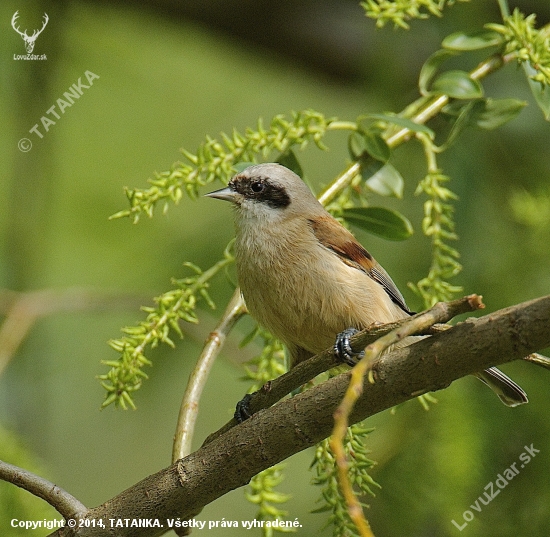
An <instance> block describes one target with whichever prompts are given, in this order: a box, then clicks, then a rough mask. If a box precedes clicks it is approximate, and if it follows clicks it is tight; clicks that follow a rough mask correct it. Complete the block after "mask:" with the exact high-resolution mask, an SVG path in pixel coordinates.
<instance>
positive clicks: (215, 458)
mask: <svg viewBox="0 0 550 537" xmlns="http://www.w3.org/2000/svg"><path fill="white" fill-rule="evenodd" d="M547 346H550V296H547V297H544V298H539V299H536V300H532V301H530V302H526V303H523V304H520V305H517V306H514V307H511V308H507V309H504V310H500V311H498V312H495V313H492V314H490V315H487V316H484V317H481V318H479V319H470V320H468V321H466V322H463V323H460V324H458V325H456V326H455V327H453V328H451V329H449V330H445V331H443V332H441V333H440V334H437V335H434V336H432V337H429V338H425V339H423V340H421V341H419V342H417V343H415V344H414V345H411V346H410V347H406V348H403V349H399V350H397V351H395V352H392V353H389V354H387V355H384V356H383V357H382V358H381V359H380V360H379V361H378V362H377V363H376V364H375V365H374V372H375V377H376V382H375V383H374V384H370V383H369V381H368V380H365V382H364V386H363V390H364V391H363V395H362V396H361V397H360V398H359V400H358V401H357V403H356V405H355V408H354V410H353V412H352V414H351V416H350V422H357V421H360V420H363V419H365V418H367V417H369V416H372V415H373V414H376V413H378V412H380V411H382V410H385V409H387V408H390V407H392V406H394V405H397V404H399V403H402V402H404V401H407V400H408V399H411V398H413V397H415V396H417V395H419V394H421V393H426V392H429V391H434V390H439V389H442V388H445V387H446V386H448V385H449V384H450V383H451V382H452V381H453V380H456V379H458V378H461V377H463V376H465V375H468V374H471V373H474V372H476V371H480V370H482V369H486V368H488V367H490V366H495V365H499V364H502V363H505V362H509V361H512V360H518V359H522V358H523V357H525V356H526V355H528V354H530V353H532V352H535V351H537V350H541V349H543V348H545V347H547ZM349 378H350V373H349V372H347V373H343V374H341V375H339V376H337V377H334V378H332V379H330V380H328V381H327V382H325V383H323V384H320V385H318V386H315V387H314V388H311V389H310V390H307V391H306V392H304V393H301V394H299V395H297V396H295V397H293V398H292V399H286V400H283V401H281V402H280V403H278V404H276V405H274V406H273V407H271V408H269V409H266V410H262V411H260V412H258V413H257V414H256V415H254V416H253V417H252V418H251V419H249V420H247V421H245V422H244V423H242V424H241V425H239V426H237V427H234V428H233V429H231V430H230V431H228V432H227V433H226V434H224V435H223V436H221V437H219V438H217V439H216V440H214V441H213V442H211V443H209V444H207V445H205V446H203V447H202V448H200V449H199V450H198V451H196V452H194V453H192V454H191V455H189V456H188V457H186V458H185V459H182V460H179V461H177V462H176V463H175V464H173V465H172V466H170V467H169V468H166V469H164V470H161V471H160V472H158V473H156V474H154V475H151V476H149V477H147V478H145V479H144V480H143V481H140V482H139V483H137V484H136V485H134V486H133V487H131V488H129V489H127V490H126V491H124V492H122V493H121V494H119V495H118V496H116V497H114V498H112V499H111V500H109V501H107V502H105V503H104V504H103V505H101V506H99V507H96V508H94V509H90V510H89V512H88V513H87V515H86V518H90V519H96V520H97V519H100V518H101V519H103V520H108V519H110V518H116V519H158V520H159V522H160V524H162V525H163V527H161V528H159V527H148V528H135V527H125V528H117V530H116V534H117V536H119V537H126V536H128V537H129V536H138V535H139V536H140V537H146V536H147V537H153V536H157V535H162V534H163V533H164V532H166V531H168V527H167V522H166V520H167V519H172V518H177V517H181V519H185V518H188V517H191V516H194V514H195V513H197V512H199V511H200V510H201V509H202V508H203V507H204V506H205V505H207V504H209V503H211V502H212V501H214V500H215V499H217V498H219V497H220V496H222V495H224V494H226V493H227V492H229V491H231V490H233V489H235V488H238V487H240V486H243V485H245V484H246V483H248V481H249V480H250V479H251V478H252V477H253V476H254V475H255V474H257V473H258V472H260V471H261V470H264V469H265V468H268V467H270V466H272V465H273V464H276V463H277V462H280V461H282V460H284V459H286V458H288V457H290V456H291V455H293V454H294V453H297V452H299V451H301V450H304V449H306V448H308V447H310V446H312V445H314V444H316V443H317V442H319V441H320V440H322V439H323V438H326V437H327V436H328V435H329V434H330V432H331V430H332V427H333V418H332V415H333V413H334V411H335V409H336V407H337V406H338V404H339V402H340V401H341V399H342V397H343V394H344V392H345V390H346V388H347V386H348V384H349ZM495 404H496V403H495ZM52 535H57V536H63V537H69V536H71V537H72V536H79V537H92V536H93V537H99V536H102V537H103V536H105V537H107V536H111V535H112V533H111V531H110V529H109V527H107V528H105V529H102V528H97V527H95V528H92V527H90V528H81V529H80V530H78V531H75V530H71V529H70V528H63V529H60V530H58V531H57V532H55V533H54V534H52Z"/></svg>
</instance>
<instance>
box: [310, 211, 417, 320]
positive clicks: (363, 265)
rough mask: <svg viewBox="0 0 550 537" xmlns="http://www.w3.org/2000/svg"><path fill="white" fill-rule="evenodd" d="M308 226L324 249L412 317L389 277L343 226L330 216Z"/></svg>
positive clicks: (314, 221)
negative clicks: (365, 278) (368, 279)
mask: <svg viewBox="0 0 550 537" xmlns="http://www.w3.org/2000/svg"><path fill="white" fill-rule="evenodd" d="M309 224H310V226H311V229H312V230H313V234H314V235H315V237H316V238H317V240H318V241H319V242H320V243H321V244H322V245H323V246H324V247H325V248H328V249H329V250H332V251H333V252H334V253H335V254H337V255H338V257H339V258H340V259H341V260H342V262H343V263H346V265H349V266H350V267H354V268H356V269H357V270H361V271H363V272H364V273H365V274H367V275H368V276H370V277H371V278H372V279H373V280H374V281H375V282H377V283H378V284H380V285H381V286H382V287H383V289H384V291H386V293H387V294H388V296H389V297H390V298H391V299H392V301H393V302H395V304H397V305H398V306H399V307H400V308H401V309H402V310H403V311H404V312H405V313H408V314H409V315H412V312H411V311H410V310H409V308H408V307H407V304H406V303H405V299H404V298H403V295H402V294H401V292H400V291H399V289H398V288H397V286H396V285H395V283H393V280H392V279H391V278H390V275H389V274H388V273H387V272H386V271H385V270H384V269H383V268H382V266H381V265H380V264H379V263H378V262H377V261H376V260H375V259H374V258H373V257H372V255H371V254H369V252H368V251H367V250H366V249H365V248H363V246H362V245H361V244H360V243H359V242H357V239H356V238H355V237H354V236H353V235H352V234H351V233H350V232H349V231H348V230H347V229H346V228H345V227H344V226H342V225H340V223H339V222H337V221H336V220H335V219H333V218H332V217H331V216H321V217H318V218H316V219H314V220H313V219H312V220H309Z"/></svg>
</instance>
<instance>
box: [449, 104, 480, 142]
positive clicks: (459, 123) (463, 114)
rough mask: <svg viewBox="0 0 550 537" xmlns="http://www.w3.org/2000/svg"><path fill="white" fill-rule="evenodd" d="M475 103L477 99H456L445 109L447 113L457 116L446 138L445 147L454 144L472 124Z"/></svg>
mask: <svg viewBox="0 0 550 537" xmlns="http://www.w3.org/2000/svg"><path fill="white" fill-rule="evenodd" d="M475 103H476V101H468V102H463V101H454V102H453V103H451V104H449V105H447V106H446V107H445V108H444V109H443V111H444V112H445V113H447V114H449V115H451V116H454V117H456V119H455V121H454V123H453V126H452V127H451V131H450V132H449V135H448V136H447V140H445V144H444V147H445V148H447V147H449V146H450V145H451V144H453V143H454V141H455V140H456V139H457V138H458V136H459V135H460V134H461V133H462V132H463V131H464V130H465V129H466V127H469V126H470V125H471V117H472V110H473V107H474V104H475Z"/></svg>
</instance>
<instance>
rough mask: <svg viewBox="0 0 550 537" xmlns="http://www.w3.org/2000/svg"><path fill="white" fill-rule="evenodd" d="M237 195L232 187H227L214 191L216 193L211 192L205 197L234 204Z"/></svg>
mask: <svg viewBox="0 0 550 537" xmlns="http://www.w3.org/2000/svg"><path fill="white" fill-rule="evenodd" d="M236 194H237V193H236V192H235V191H234V190H233V189H231V188H230V187H225V188H220V190H214V192H209V193H208V194H205V196H208V197H209V198H217V199H219V200H225V201H233V202H234V201H235V197H236Z"/></svg>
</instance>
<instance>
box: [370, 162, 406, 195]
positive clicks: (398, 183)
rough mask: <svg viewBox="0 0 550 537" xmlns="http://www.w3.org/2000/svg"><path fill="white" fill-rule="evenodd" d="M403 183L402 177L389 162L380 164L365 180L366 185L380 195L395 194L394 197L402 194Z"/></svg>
mask: <svg viewBox="0 0 550 537" xmlns="http://www.w3.org/2000/svg"><path fill="white" fill-rule="evenodd" d="M365 175H366V174H365ZM404 184H405V181H404V180H403V177H402V176H401V174H400V173H399V172H398V171H397V170H396V169H395V168H394V167H393V166H392V165H391V164H386V165H384V166H382V167H381V168H380V169H379V170H377V171H376V172H375V173H373V174H372V175H371V176H370V177H369V179H367V181H366V185H367V187H368V188H370V189H371V190H372V191H373V192H376V193H377V194H380V196H395V197H396V198H401V197H402V196H403V187H404Z"/></svg>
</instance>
